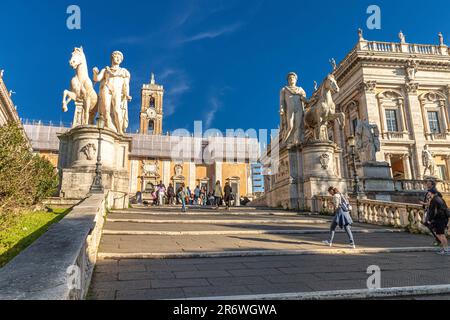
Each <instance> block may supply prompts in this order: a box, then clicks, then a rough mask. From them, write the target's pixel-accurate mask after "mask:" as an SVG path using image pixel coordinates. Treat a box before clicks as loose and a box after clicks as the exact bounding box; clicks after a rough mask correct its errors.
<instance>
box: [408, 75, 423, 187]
mask: <svg viewBox="0 0 450 320" xmlns="http://www.w3.org/2000/svg"><path fill="white" fill-rule="evenodd" d="M418 88H419V84H418V83H417V82H410V83H407V84H406V91H407V103H408V107H409V115H410V117H411V124H412V125H411V128H410V130H411V131H412V133H413V137H414V140H415V142H416V143H415V145H414V146H413V148H412V152H411V157H412V164H413V166H414V172H416V173H417V176H416V177H414V178H415V179H421V178H422V176H421V175H422V173H423V171H424V169H425V168H424V167H423V165H422V160H421V159H422V151H423V149H424V146H425V145H426V143H427V141H426V139H425V131H424V129H425V128H424V119H423V114H422V110H421V106H420V102H419V99H418V97H417V90H418Z"/></svg>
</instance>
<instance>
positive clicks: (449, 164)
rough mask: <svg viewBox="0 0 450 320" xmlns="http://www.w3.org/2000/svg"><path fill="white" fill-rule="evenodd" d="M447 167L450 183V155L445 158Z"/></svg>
mask: <svg viewBox="0 0 450 320" xmlns="http://www.w3.org/2000/svg"><path fill="white" fill-rule="evenodd" d="M445 167H446V169H447V172H446V174H447V176H446V180H447V181H449V180H450V155H446V156H445Z"/></svg>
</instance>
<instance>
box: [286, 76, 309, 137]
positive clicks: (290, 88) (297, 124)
mask: <svg viewBox="0 0 450 320" xmlns="http://www.w3.org/2000/svg"><path fill="white" fill-rule="evenodd" d="M297 80H298V76H297V74H295V73H294V72H291V73H289V74H288V76H287V82H288V85H287V86H285V87H284V88H283V89H282V90H281V94H280V106H281V108H280V115H281V128H282V129H281V130H282V131H283V132H284V135H283V137H284V139H283V140H284V141H285V142H286V141H288V140H290V141H291V142H293V143H300V142H301V141H302V137H301V135H303V132H304V125H303V117H304V110H305V104H306V103H307V102H308V100H307V99H306V92H305V90H303V89H302V88H301V87H297Z"/></svg>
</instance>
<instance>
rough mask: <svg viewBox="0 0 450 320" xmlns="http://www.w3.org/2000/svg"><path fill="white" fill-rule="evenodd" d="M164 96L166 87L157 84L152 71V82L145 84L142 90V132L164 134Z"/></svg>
mask: <svg viewBox="0 0 450 320" xmlns="http://www.w3.org/2000/svg"><path fill="white" fill-rule="evenodd" d="M163 97H164V87H163V86H161V85H158V84H156V82H155V75H154V74H153V73H152V78H151V80H150V84H144V85H143V86H142V91H141V124H140V133H141V134H149V135H161V134H162V132H163V128H162V121H163Z"/></svg>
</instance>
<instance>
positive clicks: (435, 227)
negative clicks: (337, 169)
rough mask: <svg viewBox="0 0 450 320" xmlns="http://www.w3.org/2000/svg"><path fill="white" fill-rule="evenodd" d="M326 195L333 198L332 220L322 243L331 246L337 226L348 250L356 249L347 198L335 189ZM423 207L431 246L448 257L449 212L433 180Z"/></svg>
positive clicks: (428, 182) (428, 186) (422, 202)
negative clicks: (431, 236)
mask: <svg viewBox="0 0 450 320" xmlns="http://www.w3.org/2000/svg"><path fill="white" fill-rule="evenodd" d="M328 193H329V194H330V195H331V196H332V197H333V201H332V202H331V206H332V208H333V212H334V218H333V220H332V223H331V227H330V238H329V239H328V240H325V241H323V243H324V244H325V245H327V246H330V247H331V246H333V241H334V236H335V233H336V228H337V227H338V226H339V227H340V228H341V229H344V230H345V232H346V233H347V236H348V238H349V241H350V248H353V249H354V248H356V245H355V240H354V238H353V233H352V230H351V226H352V224H353V220H352V217H351V215H350V212H351V211H352V207H351V205H350V202H349V200H348V198H347V197H346V196H345V195H343V194H342V193H341V192H339V190H338V189H337V188H335V187H330V188H329V189H328ZM421 204H422V205H423V206H424V209H425V214H424V218H423V222H422V223H423V225H424V226H426V227H427V228H428V229H429V230H430V232H431V234H432V235H433V237H434V238H435V242H434V244H433V245H435V246H440V250H439V251H438V252H437V253H438V254H439V255H445V256H450V248H449V246H448V241H447V235H446V231H447V229H448V223H449V218H450V210H449V208H448V206H447V204H446V203H445V200H444V199H443V197H442V194H441V193H440V192H439V191H438V190H437V188H436V182H435V181H433V180H428V181H427V193H426V195H425V199H424V200H423V201H421Z"/></svg>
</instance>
